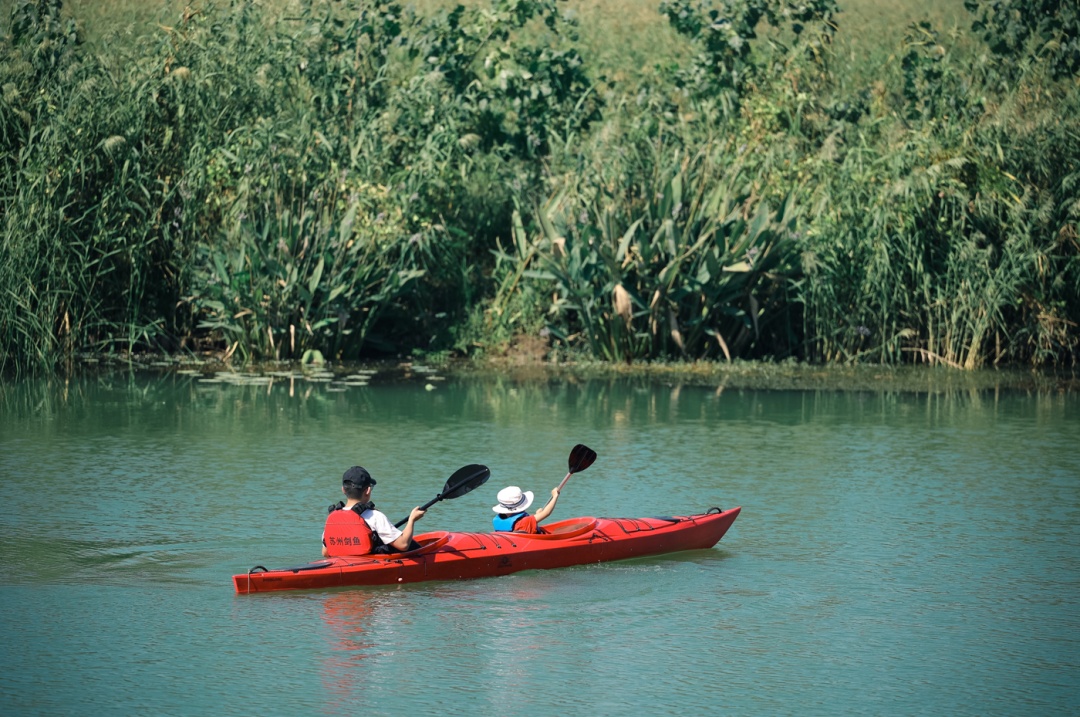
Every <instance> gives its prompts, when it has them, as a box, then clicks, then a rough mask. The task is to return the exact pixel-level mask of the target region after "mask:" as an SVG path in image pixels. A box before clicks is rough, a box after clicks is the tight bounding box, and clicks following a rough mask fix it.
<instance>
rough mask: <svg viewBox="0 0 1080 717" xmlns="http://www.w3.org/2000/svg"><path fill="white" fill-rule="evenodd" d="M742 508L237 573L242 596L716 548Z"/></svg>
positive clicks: (586, 521)
mask: <svg viewBox="0 0 1080 717" xmlns="http://www.w3.org/2000/svg"><path fill="white" fill-rule="evenodd" d="M740 510H741V508H731V509H729V510H723V511H722V510H720V509H719V508H712V509H710V510H709V511H708V512H706V513H701V514H699V515H685V516H673V517H663V518H570V519H568V520H562V521H559V522H557V523H552V524H550V525H547V526H545V527H544V529H545V530H546V531H547V532H545V533H541V534H537V535H531V534H524V533H450V532H446V531H440V532H434V533H424V534H422V535H419V536H417V538H416V541H417V542H418V543H419V544H420V547H419V548H418V549H416V550H412V551H410V552H407V553H394V554H392V555H364V556H360V557H353V556H350V557H334V558H325V559H323V560H319V561H317V562H313V563H308V564H306V565H297V566H294V567H291V568H280V569H276V570H267V569H266V568H264V567H262V566H257V567H254V568H252V569H251V570H249V571H248V572H247V573H242V574H240V575H234V576H233V585H234V586H235V587H236V592H238V593H261V592H269V591H272V590H303V589H311V588H319V589H321V588H336V587H343V586H348V585H396V584H399V583H417V582H421V581H425V580H461V579H468V578H484V577H494V576H497V575H509V574H510V573H516V572H518V571H519V570H548V569H551V568H565V567H569V566H571V565H583V564H586V563H602V562H607V561H609V560H624V559H626V558H640V557H644V556H647V555H659V554H661V553H673V552H676V551H679V550H702V549H706V548H711V547H713V546H714V545H716V544H717V543H718V542H719V541H720V539H721V538H722V537H724V533H726V532H727V531H728V528H730V527H731V524H732V523H734V522H735V518H736V517H737V516H738V515H739V511H740Z"/></svg>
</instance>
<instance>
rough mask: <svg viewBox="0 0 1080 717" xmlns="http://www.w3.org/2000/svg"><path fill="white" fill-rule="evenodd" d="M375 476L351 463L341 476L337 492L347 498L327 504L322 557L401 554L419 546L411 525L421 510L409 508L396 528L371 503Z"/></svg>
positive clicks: (420, 516)
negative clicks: (407, 515) (409, 511)
mask: <svg viewBox="0 0 1080 717" xmlns="http://www.w3.org/2000/svg"><path fill="white" fill-rule="evenodd" d="M374 485H375V479H374V478H372V477H371V474H370V473H368V472H367V469H365V468H363V467H361V466H353V467H352V468H350V469H349V470H347V471H345V474H344V475H343V476H342V477H341V492H342V493H344V494H345V498H346V499H347V500H345V501H343V502H338V503H336V504H334V505H332V506H330V510H329V515H328V516H327V517H326V525H325V527H324V528H323V539H322V543H323V548H322V554H323V557H324V558H326V557H331V556H338V555H368V554H370V553H402V552H405V551H407V550H415V549H417V548H419V547H420V546H419V544H417V542H416V541H415V540H413V527H414V524H415V523H416V521H418V520H420V518H422V517H424V511H423V510H421V509H420V508H419V507H416V508H413V510H412V512H411V513H410V514H409V520H408V522H407V523H406V525H405V529H404V530H398V529H397V528H396V527H395V526H394V524H393V523H391V522H390V520H389V519H388V518H387V517H386V515H384V514H383V513H382V512H381V511H378V510H375V504H374V503H372V502H371V489H372V487H373V486H374Z"/></svg>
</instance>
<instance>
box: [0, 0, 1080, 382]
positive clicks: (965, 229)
mask: <svg viewBox="0 0 1080 717" xmlns="http://www.w3.org/2000/svg"><path fill="white" fill-rule="evenodd" d="M125 1H126V0H112V2H113V5H114V6H115V7H116V8H117V9H118V12H120V13H123V12H124V9H125V8H126V7H128V6H126V5H124V4H123V3H124V2H125ZM875 2H876V0H850V2H849V3H845V6H847V5H850V6H851V7H850V8H848V7H844V8H842V9H838V8H837V5H836V3H834V2H832V0H814V1H813V2H800V3H790V2H786V0H752V1H748V2H745V3H741V4H738V3H737V4H729V3H724V2H720V0H716V1H715V2H712V3H698V2H691V1H690V0H674V1H669V2H667V3H663V4H661V3H658V2H657V3H646V2H644V0H642V2H637V3H632V4H630V5H627V6H626V7H624V8H623V11H622V13H621V14H620V22H622V23H624V24H625V27H627V28H629V29H627V30H626V32H628V33H631V34H633V35H634V37H633V38H630V39H629V40H626V39H625V38H620V37H619V36H618V35H617V34H616V33H613V32H610V31H609V30H610V28H606V26H604V25H603V24H602V23H604V22H606V21H608V20H610V17H609V16H608V15H607V14H605V13H609V8H606V7H604V6H603V4H598V3H595V2H590V1H587V0H578V2H576V3H574V4H573V5H574V7H575V8H576V9H577V10H578V11H579V17H580V18H582V19H583V21H584V22H583V23H575V22H573V21H570V20H567V19H566V18H565V17H563V15H562V14H561V13H560V10H561V9H562V8H563V4H562V3H556V2H554V0H477V1H476V2H470V3H467V4H466V5H464V6H462V7H457V6H455V5H454V4H452V3H450V4H448V3H442V2H437V1H436V0H432V1H431V2H428V3H425V4H424V6H423V8H422V10H421V11H420V12H418V13H413V12H411V11H410V10H408V9H406V8H403V7H401V6H399V5H397V4H396V3H393V2H389V1H388V0H346V1H343V2H330V1H329V0H280V2H279V1H278V0H266V1H264V2H241V1H240V0H235V1H234V2H227V3H221V4H219V5H210V4H207V5H200V6H198V7H190V8H187V9H185V7H186V6H184V7H181V5H183V4H179V5H169V8H170V15H169V17H168V18H165V20H164V21H163V22H162V25H161V26H152V25H145V26H144V29H142V30H138V31H134V32H133V33H131V34H127V33H128V31H127V27H126V24H127V20H126V19H125V20H123V21H122V22H120V23H118V27H119V28H120V30H121V33H120V34H110V33H109V32H108V29H107V27H106V25H107V21H106V19H105V18H106V15H107V10H106V7H107V4H104V3H98V4H95V5H94V7H93V9H92V10H91V9H89V8H88V7H87V5H86V3H85V2H82V1H80V2H71V3H69V4H68V5H66V6H62V5H61V3H60V2H59V0H12V2H11V3H9V5H10V13H9V14H6V15H5V17H3V18H0V22H2V23H6V24H3V25H0V35H2V39H0V197H2V201H0V291H3V293H4V296H5V300H4V301H3V302H0V369H3V370H5V371H10V370H16V371H18V370H39V369H42V370H44V369H48V368H50V367H55V366H60V365H64V364H66V363H69V362H70V361H72V360H73V359H75V358H77V357H78V356H79V355H80V354H82V353H85V352H96V353H110V352H122V353H130V352H134V351H146V350H155V351H169V352H174V351H184V350H203V349H208V350H214V351H225V352H228V354H229V355H230V356H233V357H236V358H237V359H238V360H255V359H262V358H281V359H286V358H297V357H299V356H302V355H303V354H304V352H306V351H308V350H309V349H310V350H318V351H320V352H322V353H323V354H324V355H325V356H327V357H330V358H333V359H336V358H343V359H344V358H356V357H359V356H362V355H371V354H372V353H373V352H389V353H404V352H410V351H418V352H425V351H430V352H443V351H446V350H448V349H451V348H456V349H457V350H459V351H462V352H465V353H471V352H474V351H492V350H499V349H500V347H503V346H505V345H506V344H507V343H508V342H510V341H512V340H513V337H514V336H516V335H523V334H528V335H536V334H538V333H543V334H545V335H547V336H551V337H554V341H555V343H556V345H557V346H558V347H559V348H560V350H563V349H565V350H567V351H570V352H575V351H581V352H584V353H587V354H591V355H593V356H596V357H598V358H603V359H606V360H609V361H616V360H617V361H624V360H628V359H629V360H639V359H653V358H686V359H697V358H706V359H717V358H724V359H729V358H730V359H735V358H748V357H756V358H761V357H775V358H780V357H795V358H801V359H805V360H810V361H826V362H864V361H865V362H887V363H902V362H921V361H930V362H943V363H947V364H951V365H957V366H963V367H975V366H979V365H983V364H988V363H1019V362H1023V363H1030V364H1033V365H1048V364H1055V363H1058V364H1061V363H1070V362H1075V360H1076V358H1077V352H1078V350H1080V338H1078V330H1077V323H1078V321H1080V295H1078V294H1080V258H1078V257H1080V250H1078V246H1080V244H1078V240H1077V236H1078V232H1077V229H1076V227H1077V224H1078V220H1080V216H1078V209H1077V207H1078V206H1080V205H1078V204H1077V197H1078V196H1080V195H1078V191H1077V188H1078V186H1080V139H1078V138H1080V127H1078V125H1077V122H1078V121H1080V120H1077V117H1080V87H1078V86H1077V84H1076V83H1075V81H1074V78H1070V77H1068V76H1067V71H1068V70H1069V68H1071V67H1072V64H1071V63H1072V61H1073V60H1072V59H1071V58H1072V55H1069V54H1068V52H1069V51H1070V50H1068V48H1071V47H1073V45H1071V44H1069V42H1067V40H1069V39H1070V38H1075V35H1076V32H1075V25H1074V24H1073V20H1071V19H1070V17H1071V16H1069V15H1067V14H1060V15H1059V16H1055V17H1058V19H1059V20H1060V22H1058V23H1057V24H1056V25H1055V24H1053V23H1050V24H1049V25H1047V24H1046V23H1044V22H1042V20H1040V24H1037V25H1035V26H1033V27H1032V28H1030V29H1031V32H1030V33H1029V35H1025V34H1024V33H1014V36H1015V37H1018V38H1023V37H1029V36H1030V40H1029V41H1025V42H1026V44H1024V43H1021V45H1018V46H1015V47H1014V46H1010V47H1009V48H1008V50H1009V53H1011V54H1009V55H1002V56H998V55H995V54H994V52H993V51H992V50H993V48H994V47H997V46H998V45H995V44H993V43H989V44H987V42H986V40H987V38H985V37H984V35H986V34H987V33H990V34H991V38H990V39H992V33H994V32H1012V31H1011V30H1010V29H1009V26H1003V27H1004V29H1002V27H999V26H998V25H997V24H995V22H997V21H996V20H995V21H993V22H991V21H988V22H987V24H986V26H985V27H984V29H983V30H981V31H980V32H979V33H974V32H969V31H968V30H967V29H966V28H967V25H968V24H970V21H971V19H972V18H975V17H977V15H965V14H964V11H963V10H962V8H960V7H959V5H960V3H959V0H957V2H956V3H954V4H955V5H956V7H951V6H950V8H951V9H950V8H938V7H937V6H936V5H933V6H932V5H931V4H930V3H929V2H924V1H923V0H912V2H911V3H910V4H909V6H908V7H909V8H913V9H914V11H911V12H910V14H909V15H908V16H907V17H908V19H911V20H917V21H919V22H916V23H914V24H911V25H909V26H908V28H907V30H906V31H903V32H901V31H899V30H898V29H897V27H898V23H897V17H899V13H901V12H902V10H901V9H900V7H899V6H898V5H896V4H889V5H888V7H886V8H885V9H881V7H880V6H879V5H876V4H875ZM973 4H974V5H975V6H977V7H979V8H982V9H986V7H989V5H987V3H973ZM729 5H730V6H729ZM736 5H737V7H736ZM1062 7H1063V8H1065V9H1064V10H1062V11H1061V12H1062V13H1065V11H1067V10H1068V9H1069V7H1068V5H1067V4H1065V5H1062ZM661 10H663V13H662V12H661ZM878 10H881V13H880V18H879V19H877V20H875V19H874V18H875V13H876V12H878ZM83 12H85V13H87V14H86V18H85V23H84V18H83V17H82V16H80V13H83ZM723 12H729V13H731V14H732V17H734V18H735V19H736V20H737V22H735V23H734V24H730V25H725V24H724V23H722V22H716V21H715V20H716V19H717V18H719V17H720V16H721V15H722V14H723ZM710 13H712V14H710ZM716 13H720V15H716ZM136 15H137V14H133V15H132V17H136ZM713 15H716V17H713ZM138 17H144V16H138ZM1000 17H1001V18H1004V19H1002V20H1001V21H1002V22H1006V21H1008V22H1013V20H1009V18H1011V17H1012V16H1011V15H1002V16H1000ZM648 18H651V19H648ZM72 19H74V22H69V20H72ZM1020 20H1023V17H1021V18H1020ZM140 22H141V20H140ZM649 22H653V23H658V25H657V26H658V27H663V30H664V32H663V33H662V34H659V35H657V36H656V37H657V38H659V39H657V40H656V41H655V42H652V41H650V40H649V37H652V36H651V35H650V34H649V32H650V31H649V30H648V28H649ZM874 23H877V24H874ZM84 26H85V27H91V26H93V27H92V29H93V35H92V41H91V42H84V41H83V40H84V39H85V35H84V34H82V30H81V28H83V27H84ZM1048 32H1049V33H1051V35H1053V33H1057V35H1053V37H1051V39H1054V38H1056V37H1058V35H1060V36H1061V38H1058V39H1060V40H1062V41H1061V42H1057V41H1056V40H1055V42H1057V44H1055V42H1049V43H1048V42H1046V41H1045V35H1046V33H1048ZM732 33H734V34H732ZM1070 33H1072V34H1070ZM872 36H879V37H886V38H893V39H890V40H888V46H886V47H879V46H871V45H868V44H866V43H867V38H868V37H872ZM624 40H626V41H624ZM860 43H863V44H860ZM717 68H721V69H723V70H724V71H723V72H718V71H717ZM1063 68H1064V70H1063ZM1063 72H1065V73H1066V76H1062V74H1063ZM542 329H546V331H542Z"/></svg>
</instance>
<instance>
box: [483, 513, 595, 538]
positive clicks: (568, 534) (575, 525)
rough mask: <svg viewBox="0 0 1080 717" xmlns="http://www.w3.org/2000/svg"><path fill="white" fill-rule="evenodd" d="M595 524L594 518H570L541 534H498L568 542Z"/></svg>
mask: <svg viewBox="0 0 1080 717" xmlns="http://www.w3.org/2000/svg"><path fill="white" fill-rule="evenodd" d="M596 524H597V520H596V518H571V519H569V520H561V521H559V522H558V523H552V524H551V525H548V526H546V527H545V528H544V532H543V533H499V535H507V536H513V537H514V538H526V539H528V540H569V539H570V538H576V537H578V536H580V535H584V534H585V533H588V532H589V531H590V530H592V529H594V528H595V527H596Z"/></svg>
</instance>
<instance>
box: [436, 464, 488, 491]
mask: <svg viewBox="0 0 1080 717" xmlns="http://www.w3.org/2000/svg"><path fill="white" fill-rule="evenodd" d="M490 477H491V471H490V470H489V469H488V467H487V466H482V465H480V464H478V463H474V464H472V465H468V466H465V467H464V468H459V469H458V470H457V472H455V473H454V475H452V476H450V478H449V479H447V481H446V485H444V486H443V489H442V499H443V500H450V499H452V498H460V497H461V496H463V495H465V494H466V493H468V492H469V491H471V490H473V489H475V488H479V487H480V486H482V485H484V484H485V483H487V479H488V478H490Z"/></svg>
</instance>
